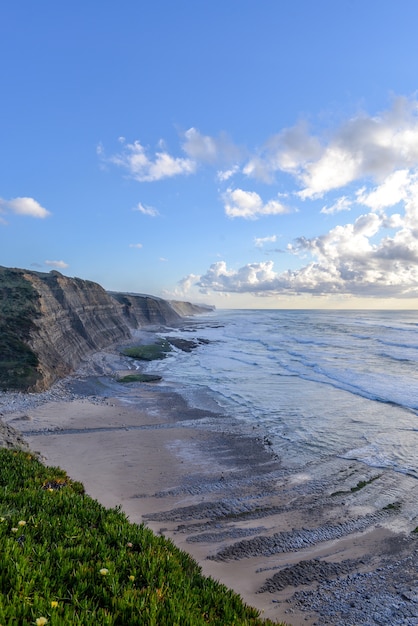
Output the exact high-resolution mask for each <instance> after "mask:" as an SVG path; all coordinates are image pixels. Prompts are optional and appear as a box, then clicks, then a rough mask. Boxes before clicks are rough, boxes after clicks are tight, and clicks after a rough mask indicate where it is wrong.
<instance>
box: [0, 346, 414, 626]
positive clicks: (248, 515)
mask: <svg viewBox="0 0 418 626" xmlns="http://www.w3.org/2000/svg"><path fill="white" fill-rule="evenodd" d="M126 369H127V364H126V360H124V359H123V357H120V356H119V355H117V354H116V353H114V352H112V351H111V350H110V351H108V352H101V353H97V354H96V355H94V356H92V357H91V358H89V359H88V361H87V362H86V363H85V364H84V365H83V367H82V368H80V370H78V372H77V373H76V374H75V375H74V376H71V377H69V378H67V379H65V380H63V381H60V382H59V383H58V384H57V385H54V387H53V388H52V389H51V390H50V391H48V392H45V393H44V394H36V395H35V394H29V395H28V396H21V395H20V394H2V395H1V396H0V413H1V414H2V420H3V421H4V422H5V423H6V424H7V425H10V426H12V427H13V428H15V429H17V430H18V431H19V432H20V433H21V434H22V436H23V437H24V440H25V441H26V442H27V443H28V444H29V446H30V448H31V449H32V450H33V451H37V452H39V453H40V455H41V457H42V458H43V459H44V460H45V462H46V463H47V464H48V465H59V466H60V467H62V468H63V469H65V470H66V471H67V472H68V473H69V475H70V476H71V477H72V478H73V479H75V480H80V481H81V482H83V484H84V486H85V488H86V491H87V493H88V494H89V495H91V496H92V497H94V498H96V499H97V500H99V501H100V502H101V503H102V504H104V505H105V506H108V507H113V506H118V505H121V506H122V509H123V510H124V511H125V512H126V513H127V514H128V516H129V518H130V519H131V521H132V522H137V523H141V522H145V523H146V524H147V525H148V526H149V527H150V528H151V529H152V530H154V531H155V532H156V533H162V534H164V535H165V536H167V537H168V538H170V539H172V540H173V541H174V543H175V544H176V545H177V546H178V547H180V548H182V549H184V550H187V551H188V552H189V553H190V554H192V556H193V557H194V558H195V559H196V560H197V561H198V562H199V564H200V565H201V566H202V570H203V573H204V574H207V575H211V576H213V577H214V578H216V579H218V580H220V581H221V582H223V583H224V584H226V585H227V586H229V587H231V588H233V589H234V590H235V591H237V592H238V593H240V594H241V596H242V597H243V599H244V600H245V602H247V603H248V604H251V605H252V606H255V607H256V608H258V609H259V610H260V611H263V615H264V616H265V617H269V618H270V619H275V620H285V621H288V622H289V623H291V624H292V625H293V626H299V625H302V624H307V625H313V624H338V623H345V624H358V625H360V624H381V625H382V624H391V626H392V625H394V624H414V623H415V624H418V590H417V588H416V567H415V561H416V557H417V555H418V544H417V542H416V535H414V533H411V530H412V529H413V528H414V527H415V526H416V525H417V521H416V520H415V521H414V516H415V514H416V513H415V509H414V507H413V504H414V502H416V501H417V498H416V496H417V495H418V494H417V490H418V485H417V481H416V480H415V479H414V478H412V477H408V476H404V475H401V474H396V473H395V472H393V471H388V470H382V471H380V470H379V471H377V470H376V469H374V468H369V467H366V466H364V465H362V464H360V463H358V462H353V461H347V460H343V459H337V458H329V459H326V460H325V461H321V462H320V463H318V464H311V466H309V467H308V468H307V470H306V472H304V473H303V474H301V473H298V472H296V471H292V470H290V469H288V468H286V467H283V466H282V465H281V463H280V459H277V458H275V457H274V456H273V455H272V453H271V452H270V450H269V447H268V445H266V443H265V440H264V436H263V433H262V432H259V431H258V430H257V429H253V428H250V427H249V426H248V425H245V424H243V423H241V422H238V421H237V420H234V419H233V418H231V417H227V416H224V415H218V414H215V413H210V412H207V411H201V410H196V409H192V408H190V407H188V406H187V404H186V403H185V401H184V400H183V399H182V398H181V396H179V395H178V394H176V393H175V392H174V391H172V390H169V389H167V388H164V387H161V386H159V385H158V383H157V384H142V385H138V384H135V385H133V386H132V390H133V392H132V397H131V398H129V394H128V397H127V398H124V399H123V400H121V399H120V398H116V397H114V395H113V393H114V392H115V391H116V386H115V383H114V379H113V377H114V375H115V374H116V372H118V371H121V370H126ZM363 483H364V485H363V486H362V487H361V488H358V489H356V490H354V491H353V487H356V486H358V485H360V484H363ZM262 589H265V590H264V591H261V590H262ZM396 620H398V621H396ZM402 620H403V621H402Z"/></svg>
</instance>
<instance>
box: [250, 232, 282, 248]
mask: <svg viewBox="0 0 418 626" xmlns="http://www.w3.org/2000/svg"><path fill="white" fill-rule="evenodd" d="M276 241H277V235H271V236H270V237H254V245H255V247H256V248H262V247H263V246H264V244H265V243H275V242H276Z"/></svg>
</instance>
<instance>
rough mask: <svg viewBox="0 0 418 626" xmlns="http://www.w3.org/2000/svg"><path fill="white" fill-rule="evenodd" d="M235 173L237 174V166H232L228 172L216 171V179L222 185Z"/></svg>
mask: <svg viewBox="0 0 418 626" xmlns="http://www.w3.org/2000/svg"><path fill="white" fill-rule="evenodd" d="M237 172H239V165H234V166H233V167H231V168H230V169H229V170H218V171H217V173H216V177H217V179H218V180H219V181H220V182H221V183H223V182H225V181H226V180H229V179H230V178H232V176H234V175H235V174H236V173H237Z"/></svg>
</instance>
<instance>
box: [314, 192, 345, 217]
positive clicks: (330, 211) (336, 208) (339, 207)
mask: <svg viewBox="0 0 418 626" xmlns="http://www.w3.org/2000/svg"><path fill="white" fill-rule="evenodd" d="M351 205H352V202H351V200H350V199H349V198H347V196H341V198H338V200H337V201H336V202H334V204H332V205H331V206H330V207H327V206H324V207H322V209H321V213H324V214H325V215H334V213H340V212H341V211H349V210H350V209H351Z"/></svg>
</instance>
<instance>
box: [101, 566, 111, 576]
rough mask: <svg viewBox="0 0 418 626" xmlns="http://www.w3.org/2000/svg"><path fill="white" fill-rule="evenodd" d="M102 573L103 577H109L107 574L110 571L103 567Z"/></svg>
mask: <svg viewBox="0 0 418 626" xmlns="http://www.w3.org/2000/svg"><path fill="white" fill-rule="evenodd" d="M100 573H101V575H102V576H107V574H108V573H109V570H108V569H107V567H102V569H101V570H100Z"/></svg>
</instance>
